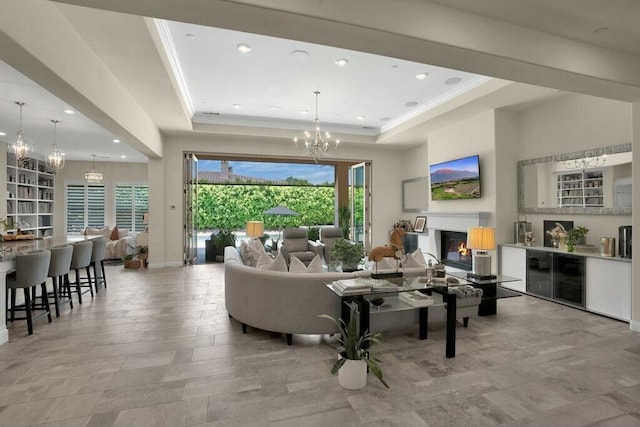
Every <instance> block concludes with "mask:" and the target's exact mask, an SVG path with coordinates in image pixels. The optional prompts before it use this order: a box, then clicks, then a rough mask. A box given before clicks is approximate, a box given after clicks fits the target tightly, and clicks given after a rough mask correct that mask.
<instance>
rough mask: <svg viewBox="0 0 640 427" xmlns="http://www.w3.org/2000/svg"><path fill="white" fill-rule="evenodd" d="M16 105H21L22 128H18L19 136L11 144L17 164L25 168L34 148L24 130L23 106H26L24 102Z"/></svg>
mask: <svg viewBox="0 0 640 427" xmlns="http://www.w3.org/2000/svg"><path fill="white" fill-rule="evenodd" d="M16 105H18V106H19V107H20V128H19V129H18V138H17V139H16V140H15V142H13V143H12V144H11V151H12V152H13V155H14V156H15V157H16V164H17V165H18V167H19V168H24V167H25V166H26V164H27V160H29V154H30V153H31V151H32V148H31V146H30V145H29V144H27V140H26V138H25V136H24V131H23V130H22V107H23V106H24V102H16Z"/></svg>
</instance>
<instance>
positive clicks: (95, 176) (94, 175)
mask: <svg viewBox="0 0 640 427" xmlns="http://www.w3.org/2000/svg"><path fill="white" fill-rule="evenodd" d="M92 156H93V168H91V172H85V174H84V179H86V180H87V182H90V183H92V184H99V183H101V182H102V178H103V175H102V172H98V171H96V155H95V154H92Z"/></svg>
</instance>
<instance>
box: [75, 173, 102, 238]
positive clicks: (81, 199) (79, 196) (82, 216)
mask: <svg viewBox="0 0 640 427" xmlns="http://www.w3.org/2000/svg"><path fill="white" fill-rule="evenodd" d="M66 205H67V233H70V234H79V233H82V231H83V230H84V229H85V228H86V227H95V228H99V227H102V226H104V225H105V207H104V185H86V184H69V185H67V192H66Z"/></svg>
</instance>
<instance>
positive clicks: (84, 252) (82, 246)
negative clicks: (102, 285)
mask: <svg viewBox="0 0 640 427" xmlns="http://www.w3.org/2000/svg"><path fill="white" fill-rule="evenodd" d="M92 252H93V243H92V242H91V241H90V240H89V241H85V242H78V243H74V244H73V254H72V256H71V270H73V271H75V273H76V274H75V281H74V282H73V283H69V282H67V291H68V293H69V298H71V288H72V287H75V291H76V292H77V294H78V303H79V304H82V294H83V292H82V291H81V288H84V287H88V288H89V291H88V292H91V297H93V288H92V286H91V269H90V268H89V264H91V253H92ZM83 268H84V269H85V270H86V272H87V279H88V282H87V283H86V284H83V282H82V278H81V277H80V270H82V269H83ZM86 292H87V291H85V292H84V293H86Z"/></svg>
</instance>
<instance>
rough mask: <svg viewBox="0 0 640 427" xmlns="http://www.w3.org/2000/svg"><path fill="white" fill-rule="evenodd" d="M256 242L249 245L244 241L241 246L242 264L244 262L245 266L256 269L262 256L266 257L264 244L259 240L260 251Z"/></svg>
mask: <svg viewBox="0 0 640 427" xmlns="http://www.w3.org/2000/svg"><path fill="white" fill-rule="evenodd" d="M254 242H256V240H251V241H249V243H247V242H245V241H244V240H243V241H242V243H241V244H240V258H242V262H244V265H247V266H249V267H256V266H257V264H258V260H259V259H260V257H261V256H262V255H266V252H265V251H264V246H262V243H260V241H259V240H257V242H258V243H259V249H257V248H258V245H256V244H255V243H254Z"/></svg>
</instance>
